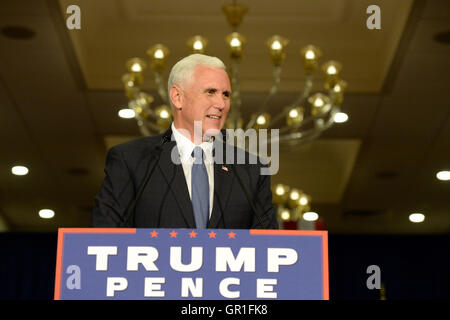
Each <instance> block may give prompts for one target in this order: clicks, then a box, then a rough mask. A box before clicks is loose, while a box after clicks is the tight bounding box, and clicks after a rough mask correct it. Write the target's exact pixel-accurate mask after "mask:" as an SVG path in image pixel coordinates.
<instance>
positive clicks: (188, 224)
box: [92, 129, 278, 229]
mask: <svg viewBox="0 0 450 320" xmlns="http://www.w3.org/2000/svg"><path fill="white" fill-rule="evenodd" d="M167 134H168V136H169V137H170V135H171V130H170V129H169V130H168V131H167V132H166V133H165V134H164V135H167ZM162 137H163V135H156V136H152V137H144V138H139V139H136V140H133V141H130V142H127V143H124V144H121V145H118V146H115V147H113V148H111V149H110V150H109V152H108V156H107V160H106V166H105V174H106V177H105V179H104V180H103V183H102V186H101V189H100V192H99V194H98V195H97V196H96V198H95V207H94V210H93V214H92V226H93V227H111V228H113V227H120V226H123V225H122V224H123V222H122V221H123V220H124V217H125V215H126V212H127V211H128V209H129V207H130V205H131V203H132V202H133V200H134V198H135V197H136V194H137V192H138V190H139V188H140V186H141V185H142V183H143V181H144V179H145V176H146V175H147V173H148V171H149V170H150V168H151V167H152V165H153V163H155V159H156V154H157V151H156V150H157V146H158V145H159V144H160V142H161V140H162ZM221 145H222V146H224V144H221ZM174 147H175V148H176V142H175V141H169V142H167V143H165V144H164V145H163V147H162V149H163V150H162V153H161V157H160V159H159V163H158V165H157V166H156V168H155V170H154V172H153V175H152V176H151V178H150V180H149V182H148V184H147V186H146V187H145V189H144V191H143V193H142V196H141V197H140V199H139V200H138V201H137V204H136V207H135V210H134V212H133V215H132V216H131V218H130V219H129V221H130V223H128V225H126V226H128V227H136V228H195V219H194V213H193V209H192V202H191V199H190V197H189V191H188V188H187V184H186V179H185V176H184V172H183V167H182V165H181V164H174V163H173V162H172V160H171V153H172V149H173V148H174ZM226 148H228V149H229V148H234V147H231V146H229V145H226ZM175 151H178V150H175ZM235 151H236V149H235ZM174 154H175V155H176V156H178V157H179V155H178V152H174ZM234 154H237V153H236V152H235V153H234ZM246 163H248V162H246ZM223 166H225V167H226V168H227V169H228V171H226V170H224V169H223ZM261 166H262V165H261V164H237V165H234V166H233V165H227V164H224V165H222V164H218V163H215V164H214V199H213V209H212V213H211V218H210V220H209V223H208V228H226V229H254V228H262V229H278V223H277V220H276V215H275V209H274V206H273V204H272V192H271V189H270V176H264V175H260V168H261ZM235 170H236V171H235ZM236 174H238V175H239V177H240V178H241V180H242V182H243V185H244V187H245V188H246V189H247V193H248V194H249V196H250V197H251V201H253V203H254V205H255V207H256V209H257V211H259V215H260V217H261V219H260V220H261V222H262V223H263V225H261V223H260V222H259V221H260V220H259V219H257V217H256V214H255V212H253V211H252V209H251V206H250V204H249V201H248V200H247V197H246V195H245V192H244V190H243V189H242V187H241V185H240V184H239V181H238V179H237V177H236Z"/></svg>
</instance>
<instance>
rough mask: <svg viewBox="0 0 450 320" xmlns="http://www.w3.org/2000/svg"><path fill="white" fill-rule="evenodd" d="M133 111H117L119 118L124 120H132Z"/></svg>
mask: <svg viewBox="0 0 450 320" xmlns="http://www.w3.org/2000/svg"><path fill="white" fill-rule="evenodd" d="M134 115H135V114H134V110H133V109H122V110H120V111H119V117H121V118H124V119H131V118H134Z"/></svg>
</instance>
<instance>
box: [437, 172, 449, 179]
mask: <svg viewBox="0 0 450 320" xmlns="http://www.w3.org/2000/svg"><path fill="white" fill-rule="evenodd" d="M436 178H438V179H439V180H442V181H448V180H450V171H445V170H444V171H439V172H438V173H436Z"/></svg>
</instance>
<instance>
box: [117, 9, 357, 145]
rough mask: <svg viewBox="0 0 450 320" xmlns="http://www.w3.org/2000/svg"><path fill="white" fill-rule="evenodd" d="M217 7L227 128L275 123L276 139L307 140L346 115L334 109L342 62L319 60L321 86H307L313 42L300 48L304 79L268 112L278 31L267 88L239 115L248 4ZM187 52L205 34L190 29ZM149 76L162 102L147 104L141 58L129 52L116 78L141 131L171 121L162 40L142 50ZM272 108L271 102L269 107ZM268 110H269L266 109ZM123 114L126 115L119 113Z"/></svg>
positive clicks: (281, 44) (279, 58)
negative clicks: (226, 60) (291, 97)
mask: <svg viewBox="0 0 450 320" xmlns="http://www.w3.org/2000/svg"><path fill="white" fill-rule="evenodd" d="M222 9H223V12H224V14H225V16H226V18H227V21H228V23H229V25H230V26H231V27H232V30H233V32H232V33H230V34H229V35H227V36H226V37H225V41H226V43H227V45H228V47H229V52H230V58H231V68H230V74H229V76H230V80H231V87H232V94H231V101H230V105H231V107H230V112H229V115H228V118H227V122H226V124H225V127H226V128H229V129H238V128H241V129H244V130H247V129H251V128H253V129H272V128H276V129H279V132H278V140H279V142H281V143H286V142H287V143H290V144H294V143H295V144H298V143H305V142H310V141H312V140H313V139H316V138H317V137H319V136H320V134H321V133H322V132H324V131H325V130H327V129H328V128H330V127H331V126H332V125H333V124H334V123H335V122H345V121H346V120H347V118H348V117H347V115H346V114H345V113H343V112H341V111H340V109H341V104H342V102H343V97H344V90H345V88H346V86H347V84H346V82H345V81H343V80H341V79H340V76H339V74H340V72H341V69H342V65H341V64H340V63H339V62H337V61H334V60H331V61H328V62H325V63H324V64H323V65H322V66H321V69H322V71H323V72H324V74H325V81H324V84H323V88H324V91H325V92H312V88H313V82H314V79H315V77H316V73H317V69H319V58H320V56H321V55H322V52H321V50H320V49H319V48H317V47H315V46H313V45H307V46H305V47H303V48H302V49H301V50H300V56H301V61H302V67H303V72H304V74H305V83H304V87H303V90H302V91H301V93H300V94H299V96H298V98H297V99H296V100H295V101H293V102H292V103H291V104H289V105H288V106H286V107H284V108H283V109H282V110H281V111H279V109H277V110H278V111H276V114H271V110H270V109H271V108H270V101H271V100H272V98H273V97H274V96H275V95H276V94H277V92H278V89H279V85H280V81H281V64H282V62H283V60H284V59H285V57H286V54H285V49H286V46H287V45H288V42H289V40H288V39H286V38H283V37H281V36H279V35H274V36H272V37H270V38H269V39H268V40H267V42H266V45H267V47H268V49H269V54H270V59H271V61H272V65H273V73H272V75H273V79H272V86H271V88H270V90H269V91H268V93H267V95H266V97H265V99H264V101H263V103H262V104H261V106H260V107H259V110H258V112H256V113H254V114H252V115H251V116H250V118H249V119H244V118H243V116H242V112H241V106H242V101H241V92H240V88H239V63H240V61H241V58H242V56H243V54H244V46H245V43H246V41H247V39H246V37H245V36H244V35H242V34H240V33H239V32H237V31H236V30H237V28H238V26H239V25H240V24H241V22H242V19H243V17H244V15H245V14H246V13H247V11H248V8H247V7H246V6H244V5H241V4H238V3H236V1H233V2H232V3H231V4H228V5H224V6H223V8H222ZM186 44H187V45H188V47H189V48H190V52H191V53H205V52H206V46H207V45H208V40H207V39H205V38H204V37H202V36H200V35H196V36H194V37H192V38H190V39H188V40H187V42H186ZM147 54H148V55H149V57H150V67H151V70H152V72H153V75H154V81H155V84H156V88H157V91H158V94H159V96H160V97H161V99H162V101H163V104H162V105H159V106H156V107H153V106H151V104H152V102H153V101H154V98H153V96H151V95H150V94H148V93H145V92H143V91H141V89H140V86H141V85H142V82H143V73H144V70H145V69H146V67H147V63H146V62H145V61H144V60H143V59H141V58H131V59H129V60H128V61H127V62H126V68H127V71H128V72H127V73H126V74H124V75H123V77H122V82H123V85H124V89H125V93H126V96H127V98H128V100H129V102H128V107H129V108H128V109H125V110H121V112H125V113H127V114H129V116H128V117H131V118H133V117H134V118H135V119H136V121H137V125H138V127H139V130H140V132H141V134H142V135H144V136H149V135H153V134H159V133H162V132H164V131H165V130H167V128H168V127H169V126H170V124H171V122H172V109H171V108H170V107H169V106H170V104H169V97H168V93H167V87H166V84H167V81H165V80H164V77H163V72H164V71H165V67H166V61H167V56H168V55H169V54H170V51H169V49H168V48H167V47H166V46H165V45H163V44H155V45H153V46H152V47H150V48H149V49H148V50H147ZM272 109H273V108H272ZM272 112H273V111H272ZM124 117H126V115H125V116H124Z"/></svg>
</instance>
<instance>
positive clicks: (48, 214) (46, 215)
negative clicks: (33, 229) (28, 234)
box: [39, 209, 55, 219]
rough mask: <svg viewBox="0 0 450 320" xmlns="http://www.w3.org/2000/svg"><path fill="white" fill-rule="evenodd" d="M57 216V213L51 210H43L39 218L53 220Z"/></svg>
mask: <svg viewBox="0 0 450 320" xmlns="http://www.w3.org/2000/svg"><path fill="white" fill-rule="evenodd" d="M54 216H55V211H53V210H51V209H42V210H39V217H41V218H42V219H51V218H53V217H54Z"/></svg>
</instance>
